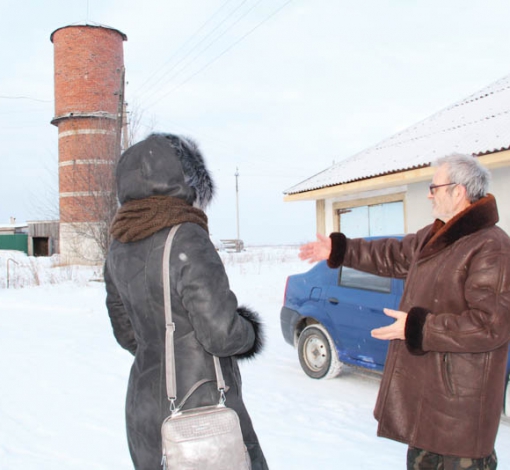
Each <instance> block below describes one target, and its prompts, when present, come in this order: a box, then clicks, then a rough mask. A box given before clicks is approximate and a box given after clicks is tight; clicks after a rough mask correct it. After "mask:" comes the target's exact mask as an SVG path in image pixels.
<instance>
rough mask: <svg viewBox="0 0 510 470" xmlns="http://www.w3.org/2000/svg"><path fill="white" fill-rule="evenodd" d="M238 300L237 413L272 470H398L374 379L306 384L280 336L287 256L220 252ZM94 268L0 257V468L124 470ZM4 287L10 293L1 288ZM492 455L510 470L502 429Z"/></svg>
mask: <svg viewBox="0 0 510 470" xmlns="http://www.w3.org/2000/svg"><path fill="white" fill-rule="evenodd" d="M222 257H223V259H224V262H225V265H226V268H227V271H228V274H229V278H230V283H231V287H232V290H233V291H234V292H235V293H236V295H237V297H238V299H239V302H240V303H244V304H247V305H249V306H251V307H252V308H254V309H256V310H258V311H259V313H260V314H261V315H262V317H263V319H264V321H265V324H266V331H267V345H266V348H265V351H264V353H263V354H262V355H261V356H259V358H258V359H255V360H253V361H251V362H247V363H243V365H242V366H241V367H242V370H241V372H242V375H243V384H244V396H245V401H246V405H247V407H248V410H249V411H250V414H251V416H252V419H253V422H254V426H255V429H256V430H257V433H258V435H259V438H260V441H261V444H262V448H263V450H264V452H265V454H266V457H267V460H268V463H269V466H270V468H271V470H311V469H314V470H315V469H322V470H337V469H354V468H356V469H362V470H364V469H367V470H369V469H374V470H376V469H377V470H394V469H404V468H405V454H406V446H404V445H402V444H399V443H395V442H392V441H389V440H386V439H381V438H378V437H376V422H375V420H374V419H373V417H372V409H373V406H374V403H375V399H376V395H377V390H378V386H379V382H378V379H376V378H373V377H369V376H364V375H361V374H359V373H357V372H355V371H353V370H346V371H345V373H344V374H343V375H341V376H340V377H338V378H336V379H333V380H329V381H317V380H312V379H310V378H308V377H307V376H306V375H305V374H304V372H302V371H301V368H300V366H299V362H298V359H297V352H296V351H295V350H294V349H293V348H292V347H290V346H289V345H288V344H286V343H285V342H284V341H283V339H282V336H281V332H280V324H279V313H280V308H281V305H282V299H283V292H284V287H285V280H286V277H287V275H288V274H291V273H297V272H303V271H306V270H307V269H308V268H309V266H308V265H307V264H305V263H303V262H300V261H299V260H298V258H297V247H278V248H276V247H272V248H269V247H265V248H263V247H259V248H250V247H249V248H248V249H247V251H246V252H243V253H240V254H226V253H222ZM99 277H100V276H99V272H98V271H97V270H96V271H94V270H93V269H92V268H83V267H76V266H59V265H58V262H57V259H56V258H49V259H42V258H38V259H35V258H28V257H25V256H24V255H22V254H19V253H16V252H7V251H3V252H2V251H0V380H1V385H0V390H1V391H0V470H21V469H23V470H128V469H131V468H132V466H131V461H130V458H129V453H128V449H127V445H126V439H125V431H124V415H123V412H124V396H125V391H126V385H127V377H128V373H129V368H130V365H131V356H130V355H129V353H127V352H125V351H124V350H122V349H121V348H120V347H119V346H118V345H117V343H116V342H115V340H114V338H113V335H112V333H111V327H110V324H109V320H108V316H107V313H106V308H105V305H104V300H105V292H104V284H103V283H102V282H101V281H100V279H99ZM7 282H9V288H7ZM496 451H497V453H498V456H499V461H500V464H499V467H498V469H501V470H510V423H509V422H508V421H507V420H504V421H502V423H501V426H500V430H499V434H498V440H497V442H496Z"/></svg>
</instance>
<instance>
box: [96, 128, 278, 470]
mask: <svg viewBox="0 0 510 470" xmlns="http://www.w3.org/2000/svg"><path fill="white" fill-rule="evenodd" d="M116 182H117V193H118V197H119V201H120V203H121V207H120V208H119V210H118V212H117V214H116V216H115V219H114V221H113V224H112V228H111V234H112V237H113V239H114V240H113V242H112V244H111V246H110V250H109V253H108V256H107V260H106V264H105V281H106V290H107V298H106V305H107V308H108V313H109V316H110V320H111V323H112V327H113V332H114V335H115V338H116V339H117V341H118V342H119V344H120V345H121V346H122V347H123V348H125V349H127V350H128V351H130V352H131V353H132V354H134V356H135V358H134V363H133V366H132V369H131V374H130V378H129V384H128V391H127V398H126V427H127V436H128V443H129V449H130V452H131V457H132V460H133V463H134V466H135V469H137V470H156V469H158V468H160V461H161V424H162V422H163V420H164V419H165V418H166V417H167V416H168V415H169V402H168V398H167V395H166V382H165V313H164V308H163V281H162V258H163V248H164V245H165V241H166V238H167V235H168V232H169V231H170V228H171V227H172V226H174V225H176V224H181V227H180V229H179V230H178V231H177V233H176V235H175V238H174V241H173V245H172V252H171V258H170V279H171V282H170V284H171V294H172V296H171V297H172V314H173V321H174V323H175V325H176V329H175V335H174V337H175V363H176V374H177V402H179V401H180V399H182V397H184V396H185V395H186V393H187V392H188V390H190V389H191V387H192V386H193V385H194V384H195V383H197V382H198V381H200V380H202V379H211V381H210V382H207V383H206V384H204V385H202V386H200V387H199V388H198V390H196V391H195V392H194V393H193V394H192V395H191V397H190V398H189V399H188V400H187V401H186V403H185V405H184V409H188V408H194V407H197V406H204V405H211V404H215V403H217V402H218V390H217V388H216V381H215V372H214V363H213V357H212V356H213V355H215V356H218V357H220V361H221V366H222V369H223V375H224V378H225V383H226V385H227V388H228V390H227V393H226V405H227V406H228V407H230V408H233V409H234V410H235V411H236V412H237V414H238V415H239V418H240V422H241V428H242V432H243V438H244V441H245V444H246V446H247V448H248V451H249V454H250V457H251V460H252V468H253V470H264V469H267V468H268V467H267V463H266V461H265V458H264V455H263V453H262V450H261V448H260V445H259V443H258V439H257V436H256V434H255V431H254V430H253V426H252V423H251V419H250V416H249V415H248V412H247V410H246V408H245V406H244V403H243V399H242V394H241V376H240V373H239V368H238V365H237V359H238V358H247V357H253V356H254V355H255V354H256V353H258V352H259V351H260V349H261V346H262V335H261V325H260V323H259V321H258V315H257V314H256V313H255V312H253V311H251V310H250V309H248V308H246V307H239V306H238V304H237V299H236V297H235V295H234V294H233V292H232V291H231V290H230V288H229V283H228V278H227V275H226V273H225V269H224V267H223V264H222V262H221V259H220V258H219V256H218V254H217V252H216V249H215V248H214V246H213V244H212V243H211V241H210V239H209V235H208V230H207V217H206V215H205V213H204V212H203V211H202V208H205V207H206V206H207V204H208V203H209V202H210V201H211V199H212V196H213V193H214V184H213V181H212V179H211V176H210V174H209V172H208V170H207V168H206V166H205V163H204V160H203V158H202V155H201V154H200V151H199V150H198V148H197V146H196V145H195V143H194V142H193V141H191V140H190V139H187V138H184V137H180V136H176V135H171V134H152V135H150V136H149V137H148V138H147V139H145V140H143V141H142V142H139V143H137V144H135V145H133V146H132V147H130V148H129V149H127V150H126V151H125V152H124V153H123V155H122V157H121V159H120V161H119V163H118V166H117V169H116ZM169 464H171V463H169Z"/></svg>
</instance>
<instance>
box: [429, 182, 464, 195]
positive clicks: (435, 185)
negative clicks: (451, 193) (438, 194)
mask: <svg viewBox="0 0 510 470" xmlns="http://www.w3.org/2000/svg"><path fill="white" fill-rule="evenodd" d="M453 184H459V183H444V184H431V185H430V186H429V191H430V194H432V196H433V195H434V191H435V190H436V188H441V187H442V186H451V185H453Z"/></svg>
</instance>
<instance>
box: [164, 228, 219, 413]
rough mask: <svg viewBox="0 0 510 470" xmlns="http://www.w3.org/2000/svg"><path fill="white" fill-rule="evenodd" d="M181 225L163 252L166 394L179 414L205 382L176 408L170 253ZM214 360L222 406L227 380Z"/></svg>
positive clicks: (189, 393) (170, 233)
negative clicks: (185, 403)
mask: <svg viewBox="0 0 510 470" xmlns="http://www.w3.org/2000/svg"><path fill="white" fill-rule="evenodd" d="M180 226H181V225H180V224H178V225H174V226H173V227H172V228H171V229H170V232H169V233H168V237H167V239H166V242H165V248H164V251H163V294H164V295H163V299H164V308H165V323H166V332H165V364H166V393H167V395H168V400H170V410H171V411H172V412H177V411H178V409H179V408H180V407H182V406H183V404H184V402H185V401H186V399H187V398H189V396H190V395H191V393H193V391H195V390H196V389H197V388H198V387H199V386H200V385H202V384H203V383H204V381H202V380H201V381H199V382H197V384H195V385H194V386H193V387H192V388H191V390H190V392H188V393H187V394H186V397H185V399H184V400H182V402H181V403H180V404H179V407H178V408H176V406H175V400H176V399H177V381H176V377H175V346H174V332H175V323H174V322H173V320H172V297H171V293H170V291H171V289H170V253H171V250H172V242H173V239H174V237H175V234H176V233H177V230H179V227H180ZM213 359H214V371H215V374H216V382H217V385H218V391H219V392H220V404H223V403H224V402H225V380H224V379H223V372H222V370H221V365H220V360H219V359H218V357H217V356H213Z"/></svg>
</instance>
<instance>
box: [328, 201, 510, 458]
mask: <svg viewBox="0 0 510 470" xmlns="http://www.w3.org/2000/svg"><path fill="white" fill-rule="evenodd" d="M497 221H498V212H497V207H496V201H495V199H494V197H493V196H491V195H488V196H487V197H484V198H482V199H481V200H479V201H477V202H476V203H474V204H472V205H470V206H469V207H468V208H467V209H466V210H464V211H463V212H461V213H460V214H457V215H456V216H455V217H454V218H453V219H451V220H450V221H449V222H448V223H447V224H446V225H445V224H444V223H443V222H441V221H439V220H436V222H435V223H434V224H433V225H430V226H428V227H425V228H424V229H422V230H420V231H419V232H418V233H416V234H411V235H407V236H406V237H404V238H403V239H402V240H401V241H399V240H396V239H391V238H386V239H380V240H375V241H372V242H368V241H365V240H363V239H352V240H350V239H346V238H345V237H344V236H343V235H342V234H332V235H331V238H332V240H333V246H332V252H331V256H330V259H329V260H328V264H329V265H330V266H331V267H336V266H339V265H340V264H344V265H345V266H350V267H354V268H357V269H360V270H363V271H368V272H372V273H374V274H379V275H382V276H390V277H397V278H405V279H406V283H405V290H404V294H403V296H402V300H401V303H400V308H399V310H401V311H404V312H409V313H408V317H407V321H406V331H405V337H406V340H405V341H400V340H394V341H391V343H390V346H389V349H388V356H387V359H386V365H385V368H384V375H383V378H382V382H381V387H380V390H379V396H378V399H377V404H376V407H375V412H374V414H375V417H376V419H377V420H378V421H379V428H378V434H379V435H380V436H383V437H387V438H390V439H394V440H397V441H401V442H405V443H408V444H410V445H411V446H413V447H418V448H421V449H425V450H427V451H429V452H434V453H437V454H442V455H453V456H457V457H471V458H481V457H485V456H488V455H489V454H490V453H491V452H492V451H493V449H494V442H495V439H496V433H497V430H498V426H499V421H500V416H501V410H502V403H503V390H504V380H505V370H506V361H507V352H508V341H509V339H510V239H509V237H508V235H507V234H506V233H505V232H504V231H503V230H501V229H500V228H499V227H497V226H496V225H495V224H496V223H497Z"/></svg>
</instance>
